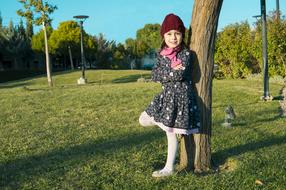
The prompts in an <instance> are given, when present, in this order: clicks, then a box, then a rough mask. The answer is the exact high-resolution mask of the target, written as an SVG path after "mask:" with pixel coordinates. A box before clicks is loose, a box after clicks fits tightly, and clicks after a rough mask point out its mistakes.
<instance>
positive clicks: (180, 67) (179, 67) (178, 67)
mask: <svg viewBox="0 0 286 190" xmlns="http://www.w3.org/2000/svg"><path fill="white" fill-rule="evenodd" d="M173 69H174V70H184V69H185V67H184V66H183V65H182V64H180V65H177V66H176V67H174V68H173Z"/></svg>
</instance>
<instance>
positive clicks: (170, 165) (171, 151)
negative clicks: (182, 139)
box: [152, 132, 178, 177]
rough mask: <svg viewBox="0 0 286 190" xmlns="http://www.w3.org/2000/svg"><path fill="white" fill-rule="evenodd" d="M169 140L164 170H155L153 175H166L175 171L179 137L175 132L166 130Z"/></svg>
mask: <svg viewBox="0 0 286 190" xmlns="http://www.w3.org/2000/svg"><path fill="white" fill-rule="evenodd" d="M166 134H167V140H168V154H167V161H166V164H165V167H164V168H163V169H162V170H159V171H155V172H153V174H152V176H153V177H165V176H170V175H172V174H173V173H174V169H175V160H176V154H177V150H178V139H177V136H176V134H175V133H170V132H166Z"/></svg>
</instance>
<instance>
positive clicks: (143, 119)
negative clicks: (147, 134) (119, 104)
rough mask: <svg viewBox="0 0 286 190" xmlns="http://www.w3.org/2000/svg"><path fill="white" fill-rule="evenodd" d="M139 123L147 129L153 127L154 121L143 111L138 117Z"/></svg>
mask: <svg viewBox="0 0 286 190" xmlns="http://www.w3.org/2000/svg"><path fill="white" fill-rule="evenodd" d="M139 123H140V125H142V126H143V127H149V126H154V125H155V121H154V119H153V118H151V117H150V116H149V115H148V114H147V113H146V112H145V111H144V112H142V113H141V115H140V117H139Z"/></svg>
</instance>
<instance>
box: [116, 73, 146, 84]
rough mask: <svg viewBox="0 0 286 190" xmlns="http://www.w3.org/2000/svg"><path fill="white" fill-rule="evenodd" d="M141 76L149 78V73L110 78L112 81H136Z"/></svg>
mask: <svg viewBox="0 0 286 190" xmlns="http://www.w3.org/2000/svg"><path fill="white" fill-rule="evenodd" d="M141 77H143V78H145V79H150V74H136V75H129V76H124V77H120V78H117V79H114V80H112V83H128V82H136V81H137V80H138V79H139V78H141Z"/></svg>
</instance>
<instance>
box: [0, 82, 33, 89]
mask: <svg viewBox="0 0 286 190" xmlns="http://www.w3.org/2000/svg"><path fill="white" fill-rule="evenodd" d="M30 84H31V83H30V82H21V83H15V84H4V85H0V89H5V88H16V87H22V86H28V85H30Z"/></svg>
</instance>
